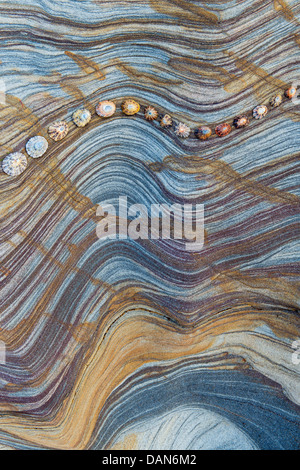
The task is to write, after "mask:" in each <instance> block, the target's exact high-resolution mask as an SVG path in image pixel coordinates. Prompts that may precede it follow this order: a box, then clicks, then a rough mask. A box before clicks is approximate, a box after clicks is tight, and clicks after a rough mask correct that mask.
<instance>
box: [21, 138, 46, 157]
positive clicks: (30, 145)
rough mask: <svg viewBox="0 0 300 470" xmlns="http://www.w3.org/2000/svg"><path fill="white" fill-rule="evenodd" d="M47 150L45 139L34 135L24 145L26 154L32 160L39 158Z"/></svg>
mask: <svg viewBox="0 0 300 470" xmlns="http://www.w3.org/2000/svg"><path fill="white" fill-rule="evenodd" d="M47 149H48V142H47V140H46V139H45V137H42V136H40V135H36V136H34V137H31V139H29V140H28V142H27V144H26V152H27V153H28V155H29V156H30V157H32V158H39V157H42V156H43V155H44V153H46V151H47Z"/></svg>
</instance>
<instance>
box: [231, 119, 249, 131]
mask: <svg viewBox="0 0 300 470" xmlns="http://www.w3.org/2000/svg"><path fill="white" fill-rule="evenodd" d="M248 124H249V119H248V118H247V116H237V117H236V118H234V120H233V125H234V127H236V128H237V129H240V128H241V127H245V126H248Z"/></svg>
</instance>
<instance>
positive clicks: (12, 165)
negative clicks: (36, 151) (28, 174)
mask: <svg viewBox="0 0 300 470" xmlns="http://www.w3.org/2000/svg"><path fill="white" fill-rule="evenodd" d="M26 167H27V158H26V157H25V155H24V154H23V153H21V152H14V153H10V154H9V155H7V156H6V157H5V158H4V159H3V161H2V170H3V171H4V173H6V174H7V175H9V176H18V175H20V174H21V173H23V171H24V170H25V169H26Z"/></svg>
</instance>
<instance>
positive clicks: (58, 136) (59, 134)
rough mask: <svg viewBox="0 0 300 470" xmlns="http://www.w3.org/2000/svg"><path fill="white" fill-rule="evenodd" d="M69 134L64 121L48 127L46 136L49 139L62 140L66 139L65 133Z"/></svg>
mask: <svg viewBox="0 0 300 470" xmlns="http://www.w3.org/2000/svg"><path fill="white" fill-rule="evenodd" d="M68 132H69V126H68V124H67V123H66V122H65V121H56V122H54V123H53V124H51V126H49V129H48V134H49V137H51V139H53V140H55V141H56V142H57V141H58V140H62V139H63V138H64V137H66V135H67V133H68Z"/></svg>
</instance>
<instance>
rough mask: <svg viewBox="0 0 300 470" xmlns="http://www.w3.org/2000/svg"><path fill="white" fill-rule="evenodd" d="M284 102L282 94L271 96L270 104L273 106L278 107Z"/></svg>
mask: <svg viewBox="0 0 300 470" xmlns="http://www.w3.org/2000/svg"><path fill="white" fill-rule="evenodd" d="M281 103H282V96H281V95H275V96H272V98H270V105H271V106H272V107H273V108H276V106H279V105H280V104H281Z"/></svg>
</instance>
